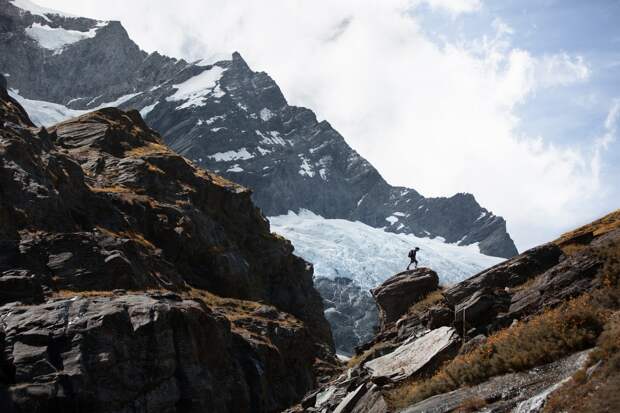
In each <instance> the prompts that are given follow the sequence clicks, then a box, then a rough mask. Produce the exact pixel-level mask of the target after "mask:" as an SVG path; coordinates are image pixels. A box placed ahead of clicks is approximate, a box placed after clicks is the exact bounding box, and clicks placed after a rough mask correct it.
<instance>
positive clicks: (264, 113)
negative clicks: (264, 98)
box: [259, 108, 275, 122]
mask: <svg viewBox="0 0 620 413" xmlns="http://www.w3.org/2000/svg"><path fill="white" fill-rule="evenodd" d="M259 115H260V118H261V119H262V120H263V121H265V122H267V121H268V120H269V119H271V118H273V117H274V116H275V115H274V114H273V112H272V111H270V110H269V109H267V108H263V109H261V110H260V113H259Z"/></svg>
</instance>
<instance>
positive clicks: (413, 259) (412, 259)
mask: <svg viewBox="0 0 620 413" xmlns="http://www.w3.org/2000/svg"><path fill="white" fill-rule="evenodd" d="M418 251H420V248H418V247H415V248H414V249H412V250H411V251H409V258H411V262H410V263H409V265H407V271H409V267H411V264H415V268H418V260H417V259H416V258H415V256H416V254H417V253H418Z"/></svg>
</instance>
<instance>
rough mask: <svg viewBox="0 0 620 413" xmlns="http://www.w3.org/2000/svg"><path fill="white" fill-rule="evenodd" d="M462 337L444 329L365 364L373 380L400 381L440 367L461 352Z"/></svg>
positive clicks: (452, 330) (407, 343) (412, 341)
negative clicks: (458, 351)
mask: <svg viewBox="0 0 620 413" xmlns="http://www.w3.org/2000/svg"><path fill="white" fill-rule="evenodd" d="M458 344H459V337H458V334H457V333H456V331H455V330H454V329H453V328H450V327H440V328H438V329H436V330H433V331H430V332H428V333H427V334H425V335H423V336H422V337H419V338H414V339H413V340H411V341H410V342H405V343H404V344H403V345H401V346H400V347H398V348H397V349H395V350H394V351H392V352H391V353H389V354H387V355H385V356H382V357H378V358H376V359H374V360H371V361H369V362H367V363H365V364H364V367H365V368H367V369H368V370H369V371H370V372H371V375H372V377H373V378H381V377H385V378H388V379H389V380H390V381H400V380H404V379H406V378H408V377H411V376H413V375H416V374H421V373H423V372H424V371H425V370H429V369H431V368H433V367H436V365H437V364H438V363H441V361H443V360H445V357H448V356H453V355H454V353H455V352H456V350H457V349H458Z"/></svg>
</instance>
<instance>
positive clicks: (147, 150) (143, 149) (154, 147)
mask: <svg viewBox="0 0 620 413" xmlns="http://www.w3.org/2000/svg"><path fill="white" fill-rule="evenodd" d="M159 153H161V154H170V153H172V151H171V150H170V149H169V148H168V147H167V146H165V145H162V144H159V143H153V142H147V143H146V145H143V146H138V147H137V148H132V149H130V150H128V151H126V152H125V156H130V157H133V158H138V157H141V156H145V155H153V154H159Z"/></svg>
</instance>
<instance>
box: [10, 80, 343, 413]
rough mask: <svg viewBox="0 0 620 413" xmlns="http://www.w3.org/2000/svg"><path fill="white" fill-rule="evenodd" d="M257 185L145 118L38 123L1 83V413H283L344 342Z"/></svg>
mask: <svg viewBox="0 0 620 413" xmlns="http://www.w3.org/2000/svg"><path fill="white" fill-rule="evenodd" d="M250 196H251V194H250V191H249V190H247V189H245V188H243V187H241V186H238V185H236V184H233V183H231V182H229V181H227V180H225V179H223V178H221V177H219V176H217V175H214V174H211V173H208V172H206V171H204V170H201V169H199V168H196V167H194V166H193V165H192V163H191V162H189V161H187V160H186V159H184V158H182V157H181V156H178V155H177V154H175V153H174V152H172V151H171V150H169V149H168V148H167V147H166V146H164V145H163V141H162V139H161V137H160V136H159V135H158V134H157V133H155V132H154V131H153V130H151V129H149V128H148V127H147V126H146V124H145V123H144V122H143V120H142V118H141V117H140V115H139V114H138V113H137V112H135V111H130V112H123V111H121V110H118V109H102V110H99V111H96V112H93V113H90V114H87V115H84V116H82V117H80V118H77V119H73V120H70V121H67V122H64V123H61V124H58V125H55V126H53V127H51V128H49V129H47V130H46V129H43V128H41V129H38V128H34V127H33V124H32V123H31V121H30V120H29V118H28V116H27V114H26V113H25V112H24V110H23V109H22V108H21V107H20V105H19V104H17V103H16V102H15V101H14V100H13V99H11V98H10V97H9V96H8V94H7V91H6V81H5V79H4V78H2V77H1V76H0V411H2V412H78V411H80V412H85V411H88V412H171V411H178V412H206V411H210V412H250V411H252V412H277V411H281V410H283V409H284V408H286V407H287V406H290V405H291V404H293V403H295V402H297V401H298V400H299V399H300V398H301V397H302V396H303V395H304V394H305V393H306V392H308V391H309V390H311V389H312V388H314V387H316V385H317V384H318V383H317V377H318V375H319V373H324V371H325V369H329V368H330V366H331V365H332V364H331V363H333V342H332V337H331V333H330V330H329V326H328V324H327V322H326V320H325V318H324V316H323V306H322V303H321V298H320V296H319V295H318V293H317V292H316V291H315V289H314V288H313V286H312V267H311V266H310V265H309V264H308V263H306V262H305V261H303V260H301V259H300V258H298V257H296V256H294V255H293V254H292V251H293V248H292V246H291V244H290V243H289V242H288V241H286V240H284V239H283V238H281V237H278V236H276V235H273V234H271V233H270V230H269V223H268V222H267V220H266V219H265V218H264V217H263V216H262V214H261V212H260V210H259V209H258V208H256V207H255V206H254V205H253V203H252V201H251V199H250Z"/></svg>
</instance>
